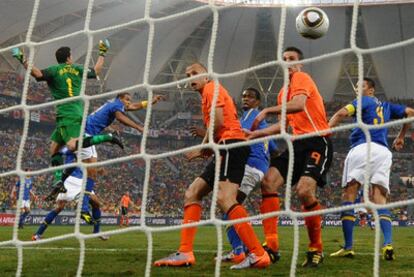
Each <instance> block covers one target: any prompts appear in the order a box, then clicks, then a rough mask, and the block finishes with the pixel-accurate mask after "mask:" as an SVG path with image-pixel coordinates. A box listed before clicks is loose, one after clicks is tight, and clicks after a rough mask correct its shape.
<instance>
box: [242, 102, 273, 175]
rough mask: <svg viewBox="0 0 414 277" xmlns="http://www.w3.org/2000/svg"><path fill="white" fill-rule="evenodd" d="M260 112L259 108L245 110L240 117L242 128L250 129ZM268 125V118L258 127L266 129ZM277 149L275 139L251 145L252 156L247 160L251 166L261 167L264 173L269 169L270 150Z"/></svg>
mask: <svg viewBox="0 0 414 277" xmlns="http://www.w3.org/2000/svg"><path fill="white" fill-rule="evenodd" d="M258 114H259V110H257V109H250V110H247V111H244V112H243V115H242V117H241V119H240V123H241V126H242V128H243V129H248V130H250V128H251V127H252V125H253V122H254V120H255V118H256V116H257V115H258ZM266 127H267V123H266V120H263V121H262V122H260V124H259V127H258V129H264V128H266ZM275 149H276V143H275V142H274V140H270V141H266V142H265V143H256V144H252V145H250V156H249V158H248V160H247V164H248V165H249V166H251V167H254V168H257V169H259V170H260V171H262V172H263V173H266V171H267V169H268V168H269V150H270V151H274V150H275Z"/></svg>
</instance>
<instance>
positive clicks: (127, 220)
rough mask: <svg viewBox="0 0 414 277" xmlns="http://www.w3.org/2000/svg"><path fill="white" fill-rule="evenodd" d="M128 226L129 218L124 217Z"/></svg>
mask: <svg viewBox="0 0 414 277" xmlns="http://www.w3.org/2000/svg"><path fill="white" fill-rule="evenodd" d="M128 225H129V217H126V226H128Z"/></svg>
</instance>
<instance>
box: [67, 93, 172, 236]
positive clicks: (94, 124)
mask: <svg viewBox="0 0 414 277" xmlns="http://www.w3.org/2000/svg"><path fill="white" fill-rule="evenodd" d="M163 99H164V97H163V96H161V95H155V96H154V97H153V99H152V103H153V104H156V103H158V102H159V101H160V100H163ZM147 105H148V101H138V102H132V101H131V94H129V93H128V92H124V93H120V94H118V95H117V97H116V98H115V99H113V100H111V101H107V102H106V103H105V104H104V105H102V106H101V107H99V108H98V109H97V110H96V111H95V112H93V113H92V114H90V115H89V116H88V118H87V119H86V126H85V137H86V138H89V137H93V136H98V135H100V134H102V132H103V131H104V130H105V129H106V128H107V127H109V126H110V125H111V124H112V123H113V122H114V120H115V119H116V120H118V121H119V122H120V123H122V124H124V125H125V126H128V127H131V128H134V129H136V130H138V131H140V132H143V131H144V128H143V127H142V126H140V125H139V124H137V123H135V122H134V121H133V120H131V119H130V118H129V117H128V116H126V114H125V113H126V112H128V111H137V110H141V109H145V108H146V107H147ZM66 152H67V148H66V147H64V148H63V149H61V150H60V153H61V154H66ZM80 156H81V159H82V162H84V163H95V162H97V161H98V153H97V151H96V148H95V146H94V145H92V146H89V147H86V148H82V151H81V155H80ZM73 170H74V168H69V169H68V170H65V171H64V174H63V176H62V181H64V180H65V178H66V177H67V176H68V175H70V173H71V171H73ZM87 172H88V178H87V179H86V188H85V196H84V199H83V202H82V203H83V204H82V212H81V216H82V218H83V219H84V220H85V221H86V222H88V223H94V222H95V223H96V222H97V220H96V219H97V218H100V209H99V206H100V204H99V200H98V198H97V197H96V196H95V195H93V194H91V192H92V191H93V188H94V186H95V180H96V175H97V174H96V168H95V167H88V168H87ZM89 200H91V201H89ZM89 202H91V204H92V217H91V216H90V214H89ZM97 228H99V226H98V227H97Z"/></svg>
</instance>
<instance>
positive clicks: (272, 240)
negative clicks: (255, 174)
mask: <svg viewBox="0 0 414 277" xmlns="http://www.w3.org/2000/svg"><path fill="white" fill-rule="evenodd" d="M279 210H280V203H279V197H278V195H277V193H272V194H263V195H262V205H261V206H260V213H262V214H265V213H269V212H276V211H279ZM278 221H279V217H278V216H276V217H270V218H266V219H263V231H264V234H265V238H266V244H267V246H268V247H269V248H270V249H272V250H273V251H279V236H278V233H277V225H278Z"/></svg>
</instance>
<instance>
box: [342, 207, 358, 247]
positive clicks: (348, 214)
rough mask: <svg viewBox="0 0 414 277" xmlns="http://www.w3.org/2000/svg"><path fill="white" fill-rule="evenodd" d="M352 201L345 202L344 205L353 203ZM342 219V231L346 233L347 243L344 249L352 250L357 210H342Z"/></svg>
mask: <svg viewBox="0 0 414 277" xmlns="http://www.w3.org/2000/svg"><path fill="white" fill-rule="evenodd" d="M352 204H354V203H352V202H343V203H342V206H348V205H352ZM341 220H342V232H343V233H344V240H345V245H344V249H346V250H350V249H352V245H353V232H354V225H355V212H354V209H351V210H346V211H343V212H341Z"/></svg>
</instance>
